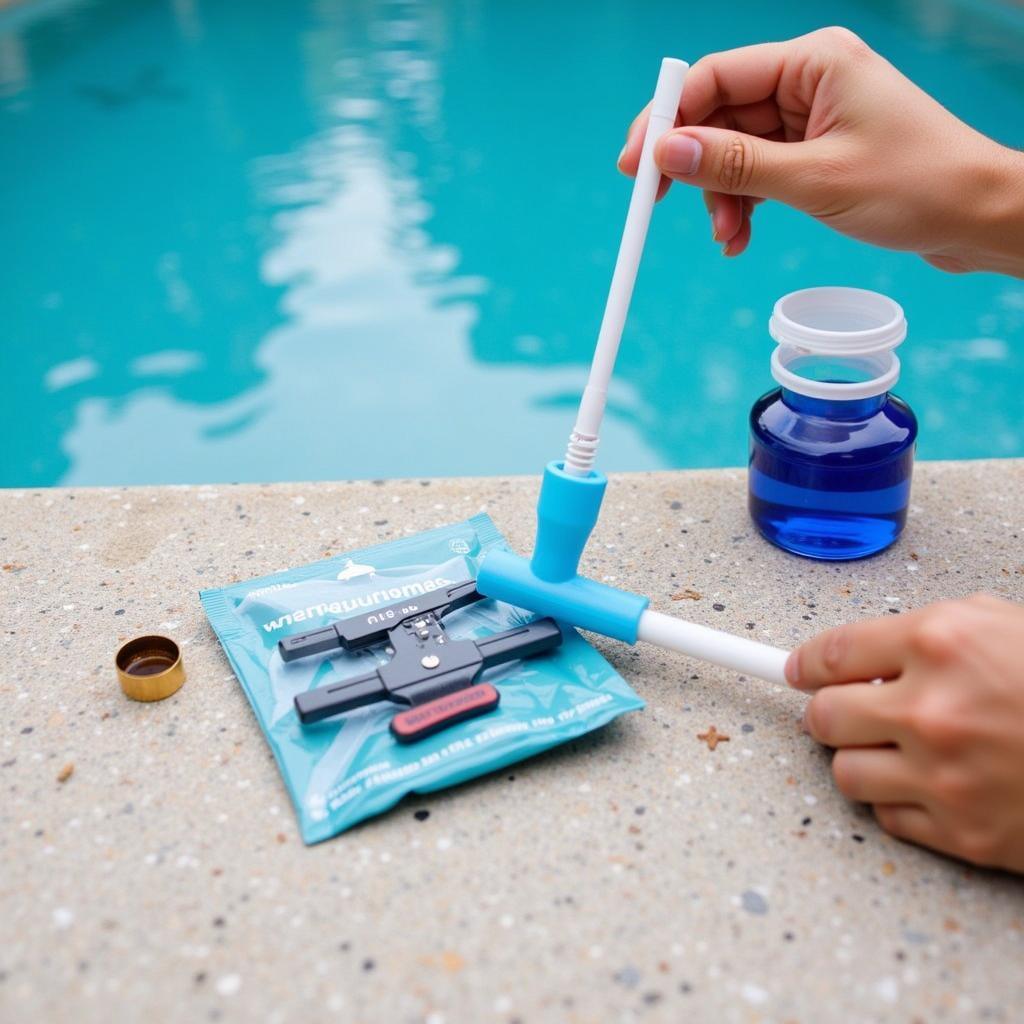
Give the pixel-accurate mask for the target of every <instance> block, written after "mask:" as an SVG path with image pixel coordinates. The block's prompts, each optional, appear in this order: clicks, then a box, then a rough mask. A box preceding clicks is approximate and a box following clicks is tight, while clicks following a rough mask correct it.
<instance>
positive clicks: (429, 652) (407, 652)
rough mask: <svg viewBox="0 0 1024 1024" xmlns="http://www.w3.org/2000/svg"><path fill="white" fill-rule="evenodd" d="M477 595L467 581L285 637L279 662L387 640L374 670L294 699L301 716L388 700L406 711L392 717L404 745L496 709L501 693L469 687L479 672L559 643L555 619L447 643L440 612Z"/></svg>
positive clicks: (312, 718) (316, 717)
mask: <svg viewBox="0 0 1024 1024" xmlns="http://www.w3.org/2000/svg"><path fill="white" fill-rule="evenodd" d="M479 600H481V595H480V594H479V593H477V589H476V583H475V581H473V580H467V581H465V582H463V583H456V584H454V585H452V586H450V587H445V588H441V589H440V590H435V591H434V592H432V593H429V594H425V595H424V596H423V597H415V598H411V599H408V600H404V601H399V602H397V603H395V604H392V605H385V606H384V607H383V608H378V609H376V610H374V611H372V612H367V613H366V614H365V615H356V616H353V617H352V618H348V619H342V620H341V621H340V622H337V623H335V624H334V625H332V626H326V627H324V628H323V629H317V630H314V631H313V632H310V633H301V634H299V635H297V636H290V637H285V639H284V640H282V641H280V643H279V644H278V650H279V651H280V652H281V658H282V659H283V660H284V661H294V660H296V659H297V658H304V657H308V656H310V655H313V654H326V653H328V652H330V651H333V650H338V649H340V650H343V651H350V652H351V651H359V650H363V649H364V648H366V647H369V646H371V645H372V644H377V643H384V642H386V643H387V644H388V652H389V653H390V654H391V660H390V661H388V662H387V663H386V664H384V665H382V666H380V668H378V669H376V670H375V671H373V672H369V673H367V674H366V675H362V676H357V677H355V678H354V679H347V680H345V681H344V682H342V683H335V684H333V685H331V686H321V687H319V688H318V689H315V690H309V691H307V692H306V693H300V694H299V695H298V696H297V697H296V698H295V710H296V711H297V712H298V715H299V720H300V721H301V722H302V723H303V725H308V724H310V723H312V722H319V721H320V720H321V719H324V718H329V717H330V716H331V715H337V714H341V713H342V712H344V711H352V710H354V709H355V708H360V707H363V706H364V705H366V704H374V703H376V702H377V701H382V700H389V701H392V702H394V703H396V704H404V705H407V706H408V707H409V708H410V710H409V711H404V712H401V713H399V714H397V715H395V717H394V719H392V722H391V732H392V734H393V735H394V736H395V738H396V739H398V740H400V741H401V742H403V743H409V742H412V741H413V740H417V739H420V738H422V737H423V736H428V735H430V733H432V732H437V731H438V730H440V729H444V728H446V727H447V726H449V725H452V724H454V723H455V722H458V721H462V720H463V719H466V718H470V717H473V716H475V715H480V714H484V713H486V712H487V711H491V710H493V709H494V708H495V707H497V705H498V701H499V699H500V695H499V694H498V691H497V690H496V689H495V688H494V687H493V686H491V685H490V684H488V683H481V684H476V685H474V684H475V683H476V679H477V677H478V676H479V675H480V673H481V672H483V671H484V669H487V668H492V667H493V666H495V665H501V664H504V663H505V662H508V661H514V660H516V659H517V658H529V657H532V656H534V655H536V654H544V653H545V652H546V651H551V650H554V649H555V648H556V647H558V646H559V644H561V642H562V632H561V630H560V629H559V627H558V623H557V622H555V620H554V619H550V618H548V619H538V620H537V621H536V622H530V623H528V624H526V625H524V626H517V627H516V628H514V629H508V630H505V631H504V632H502V633H495V634H493V635H492V636H487V637H483V638H482V639H480V640H452V639H451V638H450V637H449V636H448V634H447V632H446V631H445V627H444V623H443V621H442V620H443V619H444V617H445V616H446V615H447V614H448V613H449V612H452V611H454V610H455V609H456V608H464V607H465V606H466V605H468V604H472V603H473V602H474V601H479ZM454 694H457V695H458V696H453V695H454Z"/></svg>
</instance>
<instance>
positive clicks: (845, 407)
mask: <svg viewBox="0 0 1024 1024" xmlns="http://www.w3.org/2000/svg"><path fill="white" fill-rule="evenodd" d="M916 439H917V419H916V418H915V416H914V414H913V412H912V411H911V409H910V407H909V406H908V405H907V404H906V403H905V402H903V401H901V400H900V399H899V398H896V397H895V396H894V395H892V394H888V393H884V394H881V395H875V396H872V397H871V398H861V399H854V400H842V401H839V400H833V399H824V398H809V397H808V396H806V395H801V394H797V393H796V392H794V391H790V390H788V389H786V388H776V389H775V390H774V391H769V392H768V393H767V394H766V395H762V396H761V398H759V399H758V400H757V401H756V402H755V403H754V407H753V408H752V409H751V411H750V476H749V495H750V515H751V517H752V518H753V520H754V524H755V525H756V526H757V528H758V530H760V531H761V533H762V534H763V535H764V536H765V537H766V538H767V539H768V540H769V541H771V542H772V543H773V544H777V545H778V546H779V547H781V548H784V549H785V550H787V551H792V552H794V553H795V554H798V555H805V556H807V557H809V558H819V559H825V560H833V561H839V560H845V559H851V558H864V557H866V556H867V555H873V554H875V553H877V552H879V551H882V550H883V549H884V548H887V547H888V546H889V545H890V544H892V542H893V541H894V540H896V538H897V537H898V536H899V535H900V532H901V531H902V530H903V526H904V523H905V522H906V519H907V505H908V504H909V501H910V477H911V473H912V471H913V465H914V443H915V441H916Z"/></svg>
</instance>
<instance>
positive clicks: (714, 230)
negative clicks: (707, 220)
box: [711, 208, 721, 242]
mask: <svg viewBox="0 0 1024 1024" xmlns="http://www.w3.org/2000/svg"><path fill="white" fill-rule="evenodd" d="M711 241H712V242H720V241H721V238H719V237H718V228H717V227H716V226H715V211H714V208H712V210H711Z"/></svg>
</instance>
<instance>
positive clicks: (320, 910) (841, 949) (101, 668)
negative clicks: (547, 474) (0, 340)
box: [0, 462, 1024, 1024]
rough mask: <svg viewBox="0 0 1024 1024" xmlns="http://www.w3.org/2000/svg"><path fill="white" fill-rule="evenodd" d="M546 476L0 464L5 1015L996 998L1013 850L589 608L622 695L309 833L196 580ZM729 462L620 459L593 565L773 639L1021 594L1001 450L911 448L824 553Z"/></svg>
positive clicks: (828, 1006) (860, 1010) (332, 546)
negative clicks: (945, 846) (942, 826)
mask: <svg viewBox="0 0 1024 1024" xmlns="http://www.w3.org/2000/svg"><path fill="white" fill-rule="evenodd" d="M536 486H537V481H536V480H535V479H516V480H508V479H489V480H452V481H430V482H427V481H423V482H421V481H406V482H395V483H386V484H372V483H358V484H310V485H275V486H265V487H260V486H242V487H203V488H192V489H189V488H142V489H131V490H79V491H66V490H51V491H41V492H3V493H0V535H2V541H0V545H2V547H0V561H2V563H3V571H2V573H0V592H2V595H3V602H2V604H3V631H4V644H3V646H2V655H3V662H2V672H0V679H2V681H0V708H2V720H3V725H4V731H3V750H2V762H0V763H2V767H0V781H2V785H3V803H2V808H0V822H2V833H0V849H2V856H3V871H2V875H0V1016H2V1017H3V1019H4V1020H10V1021H30V1020H52V1021H70V1020H74V1021H76V1022H77V1021H83V1022H85V1021H94V1020H95V1021H99V1020H102V1021H109V1020H142V1019H147V1018H148V1019H152V1020H161V1021H165V1020H166V1021H189V1022H192V1021H203V1020H218V1019H223V1020H245V1021H291V1020H296V1021H298V1020H316V1019H324V1018H329V1017H331V1018H335V1019H338V1020H346V1021H349V1020H351V1021H387V1022H405V1021H409V1022H431V1024H440V1022H449V1024H453V1022H464V1021H465V1022H473V1024H476V1022H487V1021H495V1022H506V1024H507V1022H511V1021H521V1022H523V1024H531V1022H536V1021H563V1020H564V1021H580V1022H584V1021H595V1022H596V1021H619V1020H626V1021H631V1020H652V1021H662V1020H663V1021H679V1020H690V1019H701V1020H703V1019H706V1020H715V1021H742V1022H748V1021H770V1020H774V1021H802V1022H811V1021H831V1020H835V1021H872V1020H900V1021H910V1020H921V1021H929V1022H931V1021H938V1020H954V1019H955V1020H1006V1021H1011V1020H1020V1019H1021V1017H1020V1014H1021V1006H1022V1005H1024V970H1022V967H1021V965H1022V963H1024V881H1022V880H1020V879H1014V878H1011V877H1010V876H1006V875H1000V874H995V873H987V872H983V871H974V870H969V869H967V868H965V867H964V866H963V865H962V864H958V863H955V862H953V861H950V860H946V859H944V858H941V857H938V856H935V855H932V854H930V853H927V852H924V851H921V850H918V849H915V848H912V847H909V846H905V845H902V844H900V843H897V842H895V841H894V840H891V839H889V838H887V837H886V836H885V835H884V834H882V833H881V832H880V831H879V830H878V829H877V828H876V827H875V825H874V823H873V820H872V819H871V817H870V815H868V814H867V813H865V812H864V811H863V810H862V809H861V808H858V807H856V806H851V805H850V804H848V803H847V802H846V801H845V800H843V799H842V798H841V797H840V796H838V795H837V794H836V792H834V790H833V788H832V786H831V784H830V776H829V770H828V768H829V758H828V756H827V754H826V753H825V752H824V751H822V750H821V749H819V748H818V747H817V746H816V745H815V744H814V743H813V742H812V741H811V740H810V739H809V738H808V737H806V736H804V735H802V734H801V733H800V731H799V730H798V729H797V725H796V723H797V719H798V716H799V714H800V712H801V707H802V698H801V697H800V696H798V695H796V694H793V693H790V692H788V691H787V692H783V691H782V690H781V689H780V688H777V687H772V686H770V685H767V684H763V683H759V682H754V681H749V680H743V679H742V678H737V677H736V676H735V675H732V674H730V673H728V672H725V671H721V670H717V669H712V668H708V667H705V666H702V665H699V664H696V663H693V662H689V661H687V660H685V659H683V658H681V657H675V656H670V655H667V654H664V653H661V652H659V651H657V650H654V649H629V648H626V647H624V646H622V645H618V644H615V643H614V642H600V647H601V648H602V650H603V651H605V653H606V654H607V655H608V657H609V658H610V659H611V660H612V661H613V662H614V663H615V664H616V665H617V666H618V667H619V669H620V670H621V671H622V673H623V674H624V675H625V676H626V677H627V678H629V679H630V680H631V682H632V683H633V684H634V686H635V687H636V689H637V690H638V691H639V692H640V693H641V694H642V695H643V696H644V697H645V698H646V699H647V700H648V702H649V707H648V709H647V711H646V712H643V713H641V714H636V715H630V716H627V717H625V718H624V719H620V720H619V721H617V722H616V723H614V724H612V725H611V726H609V727H608V728H607V729H605V730H603V731H601V732H599V733H597V734H595V735H593V736H591V737H588V738H586V739H585V740H583V741H580V742H578V743H575V744H573V745H572V746H571V747H569V748H563V749H561V750H559V751H556V752H554V753H552V754H549V755H547V756H544V757H541V758H538V759H536V760H534V761H532V762H529V763H525V764H521V765H519V766H517V767H516V768H514V769H513V770H511V771H508V772H504V773H502V774H500V775H497V776H494V777H490V778H487V779H485V780H482V781H478V782H475V783H472V784H468V785H465V786H462V787H460V788H458V789H456V790H453V791H448V792H446V793H443V794H440V795H435V796H431V797H430V798H429V799H425V798H417V799H415V800H412V801H410V802H408V803H406V804H403V805H401V806H400V807H399V808H397V809H396V810H395V811H393V812H392V813H390V814H388V815H386V816H384V817H382V818H379V819H376V820H374V821H371V822H369V823H367V824H366V825H364V826H361V827H359V828H357V829H355V830H354V831H352V832H349V833H348V834H346V835H344V836H342V837H340V838H337V839H334V840H331V841H329V842H326V843H323V844H321V845H319V846H316V847H311V848H306V847H304V846H303V845H302V843H301V842H300V841H299V839H298V836H297V833H296V828H295V823H294V819H293V817H292V811H291V807H290V805H289V803H288V799H287V797H286V794H285V791H284V788H283V785H282V783H281V781H280V778H279V777H278V773H277V769H276V767H275V765H274V762H273V760H272V758H271V756H270V753H269V751H268V749H267V747H266V746H265V744H264V742H263V739H262V737H261V735H260V733H259V731H258V729H257V727H256V724H255V720H254V718H253V715H252V713H251V712H250V710H249V706H248V704H247V703H246V701H245V698H244V696H243V694H242V691H241V689H240V688H239V686H238V684H237V683H236V682H235V679H234V677H233V676H232V674H231V672H230V670H229V668H228V664H227V661H226V660H225V658H224V656H223V654H222V653H221V651H220V648H219V647H218V645H217V643H216V640H215V639H214V636H213V633H212V631H211V630H210V628H209V626H208V625H207V623H206V620H205V618H204V616H203V613H202V610H201V608H200V605H199V601H198V598H197V591H198V590H199V588H200V587H208V586H214V585H217V584H223V583H227V582H230V581H233V580H238V579H246V578H249V577H252V576H256V575H260V574H263V573H267V572H271V571H274V570H276V569H280V568H283V567H286V566H288V565H292V564H297V563H301V562H305V561H310V560H313V559H315V558H319V557H321V556H322V555H324V554H325V553H327V552H330V553H337V552H339V551H343V550H345V549H348V548H353V547H358V546H362V545H366V544H370V543H374V542H376V541H379V540H382V539H386V538H389V537H395V536H398V535H400V534H402V533H405V532H413V531H416V530H420V529H424V528H427V527H431V526H435V525H439V524H440V523H443V522H450V521H453V520H456V519H461V518H464V517H465V516H467V515H469V514H471V513H473V512H475V511H477V510H478V509H480V508H486V509H487V511H489V512H490V513H491V515H492V516H493V517H494V519H495V520H496V522H497V523H498V524H499V526H500V527H501V528H502V529H503V530H504V531H505V532H506V534H507V535H508V537H509V539H510V540H511V541H512V542H513V544H515V545H516V546H518V547H520V548H522V549H525V548H527V547H528V545H529V544H530V540H531V532H532V511H531V509H532V504H533V501H534V500H535V494H536V491H535V489H536ZM744 486H745V483H744V475H743V473H742V472H738V471H736V472H730V471H720V472H701V473H662V474H653V475H636V476H621V477H617V478H615V479H614V480H613V482H612V486H611V488H610V490H609V494H608V498H607V500H606V505H605V511H604V518H603V520H602V522H601V524H600V525H599V527H598V529H597V531H596V534H595V536H594V539H593V542H592V544H591V547H590V549H589V550H588V553H587V556H586V559H585V561H586V568H587V569H588V571H589V572H590V573H592V574H593V575H595V576H596V577H597V578H599V579H604V580H608V581H612V582H617V583H619V584H621V585H624V586H627V587H631V588H636V589H638V590H641V591H644V592H648V593H650V594H652V596H653V604H654V606H655V607H657V608H660V609H664V610H672V611H675V612H677V613H683V614H687V615H689V616H692V617H693V618H694V619H695V620H697V621H700V622H705V623H711V624H713V625H715V626H720V627H724V628H727V629H732V630H736V631H738V632H743V633H748V632H749V635H752V636H754V637H758V638H763V639H766V640H770V641H771V642H773V643H776V644H780V645H787V646H788V645H792V644H794V643H796V642H798V641H800V640H802V639H804V638H806V637H809V636H810V635H811V634H813V633H814V632H816V631H817V630H819V629H821V628H824V627H826V626H830V625H833V624H837V623H839V622H842V621H844V620H847V619H851V618H856V617H859V616H868V615H879V614H883V615H884V614H893V613H899V612H902V611H906V610H908V609H911V608H914V607H917V606H919V605H921V604H924V603H926V602H928V601H931V600H933V599H937V598H944V597H953V596H961V595H966V594H968V593H970V592H972V591H974V590H979V589H984V590H987V591H990V592H992V593H997V594H1001V595H1004V596H1006V597H1010V598H1015V599H1017V600H1024V462H999V463H964V464H938V463H935V464H923V465H920V466H919V467H918V470H917V476H916V481H915V488H914V497H913V501H914V505H913V513H912V516H911V520H910V523H909V526H908V529H907V531H906V534H905V535H904V538H903V539H902V540H901V542H900V543H899V544H898V545H897V546H896V547H895V548H894V549H893V550H891V551H889V552H888V553H886V554H884V555H882V556H881V557H878V558H876V559H874V560H872V561H868V562H861V563H854V564H848V565H839V566H830V565H822V564H815V563H811V562H806V561H801V560H798V559H795V558H792V557H789V556H787V555H785V554H783V553H782V552H779V551H776V550H774V549H773V548H771V547H769V546H768V545H767V544H765V543H764V542H763V541H761V540H760V539H759V538H758V537H757V535H756V534H755V532H754V531H753V529H752V528H751V526H750V523H749V522H748V520H747V518H746V512H745V508H744ZM688 589H689V590H692V591H695V592H696V593H698V594H699V595H700V598H699V600H694V599H692V598H691V599H680V600H678V601H673V600H672V595H679V594H681V593H682V592H684V591H686V590H688ZM151 630H161V631H165V632H168V633H171V634H173V635H174V636H175V637H177V638H178V639H179V640H180V641H181V642H182V643H183V644H184V651H185V658H186V667H187V669H188V674H189V679H188V682H187V683H186V684H185V687H184V688H183V689H182V690H181V691H180V692H179V693H178V694H177V695H176V696H175V697H173V698H171V699H170V700H168V701H166V702H163V703H160V704H154V705H140V704H132V703H131V702H129V701H127V700H126V699H125V698H124V697H123V696H122V694H121V692H120V690H119V689H118V687H117V683H116V681H115V678H114V674H113V670H112V667H111V660H112V656H113V652H114V650H115V648H116V647H117V646H118V644H119V643H120V642H121V641H122V640H123V639H125V638H127V637H129V636H131V635H134V634H137V633H141V632H147V631H151ZM712 724H713V725H715V726H717V727H718V729H719V730H720V731H723V732H726V733H728V734H729V735H730V736H731V739H730V741H729V742H727V743H722V744H720V745H719V746H718V748H717V750H715V751H714V752H712V751H710V750H708V748H707V746H705V745H704V744H703V743H701V742H700V741H698V740H697V738H696V734H697V733H698V732H702V731H704V730H705V729H706V728H707V727H708V726H709V725H712ZM67 765H73V773H72V774H71V776H70V777H69V778H67V779H66V780H65V781H64V782H60V781H58V777H59V776H60V775H61V774H62V770H63V771H64V772H65V773H66V768H65V766H67Z"/></svg>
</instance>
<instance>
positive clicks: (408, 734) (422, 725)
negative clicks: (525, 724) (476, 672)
mask: <svg viewBox="0 0 1024 1024" xmlns="http://www.w3.org/2000/svg"><path fill="white" fill-rule="evenodd" d="M500 700H501V694H500V693H498V691H497V690H496V689H495V688H494V687H493V686H491V684H490V683H477V685H476V686H471V687H469V688H468V689H466V690H459V691H458V693H449V694H448V695H447V696H446V697H438V698H437V699H436V700H430V701H427V703H426V704H418V705H417V706H416V707H414V708H410V709H409V710H408V711H402V712H400V713H399V714H397V715H395V717H394V718H392V719H391V732H392V734H393V735H394V737H395V739H396V740H399V741H400V742H401V743H412V742H413V740H419V739H422V738H423V737H424V736H429V735H430V734H431V733H434V732H437V731H438V730H440V729H446V728H447V727H448V726H449V725H454V724H455V723H456V722H461V721H463V720H465V719H467V718H473V717H475V716H476V715H482V714H485V713H486V712H488V711H493V710H494V708H496V707H497V706H498V702H499V701H500Z"/></svg>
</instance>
